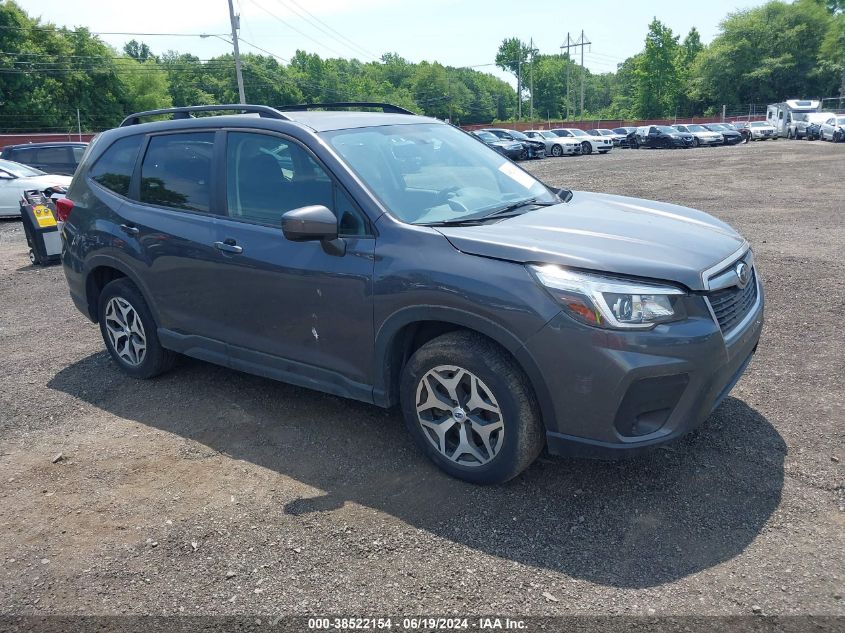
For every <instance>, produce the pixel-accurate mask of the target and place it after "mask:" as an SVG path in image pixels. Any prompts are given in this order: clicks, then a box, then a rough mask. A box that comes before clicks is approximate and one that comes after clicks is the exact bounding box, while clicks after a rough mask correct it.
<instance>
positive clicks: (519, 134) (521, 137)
mask: <svg viewBox="0 0 845 633" xmlns="http://www.w3.org/2000/svg"><path fill="white" fill-rule="evenodd" d="M508 134H510V135H511V136H512V137H514V138H518V139H519V140H520V141H527V140H529V139H528V137H527V136H525V134H523V133H522V132H517V131H516V130H508Z"/></svg>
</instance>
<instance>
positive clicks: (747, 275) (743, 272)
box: [735, 262, 751, 288]
mask: <svg viewBox="0 0 845 633" xmlns="http://www.w3.org/2000/svg"><path fill="white" fill-rule="evenodd" d="M735 270H736V276H737V278H738V279H739V287H740V288H745V286H747V285H748V282H749V281H751V268H749V267H748V264H746V263H745V262H739V263H738V264H737V265H736V269H735Z"/></svg>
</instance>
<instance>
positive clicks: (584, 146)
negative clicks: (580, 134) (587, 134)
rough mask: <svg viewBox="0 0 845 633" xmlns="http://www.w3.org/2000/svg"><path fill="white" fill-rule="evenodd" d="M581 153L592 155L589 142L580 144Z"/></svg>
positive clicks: (591, 147)
mask: <svg viewBox="0 0 845 633" xmlns="http://www.w3.org/2000/svg"><path fill="white" fill-rule="evenodd" d="M581 153H582V154H592V153H593V146H592V145H590V141H584V142H583V143H581Z"/></svg>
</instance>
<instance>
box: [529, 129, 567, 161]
mask: <svg viewBox="0 0 845 633" xmlns="http://www.w3.org/2000/svg"><path fill="white" fill-rule="evenodd" d="M523 134H525V136H527V137H528V138H530V139H533V140H535V141H543V142H544V143H545V144H546V155H547V156H577V155H579V154H580V153H581V143H580V142H578V141H576V140H575V139H574V138H563V137H560V136H558V135H557V134H554V133H553V132H549V131H547V130H528V131H527V132H523Z"/></svg>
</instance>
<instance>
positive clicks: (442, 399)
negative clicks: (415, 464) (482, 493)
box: [400, 332, 545, 484]
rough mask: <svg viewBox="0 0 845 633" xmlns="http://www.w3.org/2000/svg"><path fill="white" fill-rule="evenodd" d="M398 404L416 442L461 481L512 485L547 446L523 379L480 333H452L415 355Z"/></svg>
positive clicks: (506, 358) (507, 357)
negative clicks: (513, 479)
mask: <svg viewBox="0 0 845 633" xmlns="http://www.w3.org/2000/svg"><path fill="white" fill-rule="evenodd" d="M400 400H401V403H402V413H403V415H404V418H405V424H406V425H407V427H408V431H409V432H410V433H411V435H412V436H413V437H414V440H415V441H416V443H417V444H418V445H419V447H420V448H421V449H422V450H423V451H424V452H425V453H426V455H428V457H429V458H430V459H431V460H432V461H434V462H435V463H436V464H437V465H438V466H439V467H440V468H441V469H443V470H444V471H445V472H447V473H448V474H449V475H451V476H453V477H457V478H458V479H463V480H465V481H470V482H472V483H478V484H495V483H502V482H504V481H507V480H509V479H511V478H513V477H515V476H516V475H518V474H519V473H520V472H522V471H523V470H524V469H525V468H527V467H528V466H529V465H530V464H531V462H533V461H534V460H535V459H536V457H537V455H539V454H540V451H541V450H542V448H543V445H544V443H545V434H544V432H543V425H542V422H541V421H540V415H539V412H538V407H537V404H536V402H535V399H534V396H533V393H532V391H531V388H530V386H529V384H528V380H527V378H526V377H525V374H523V372H522V370H521V369H520V368H519V367H518V366H517V365H516V364H515V363H514V361H513V360H512V359H511V358H510V357H509V356H508V355H507V354H506V352H504V350H502V349H501V348H500V347H498V345H496V344H495V343H493V342H492V341H490V340H489V339H487V338H485V337H483V336H481V335H479V334H475V333H472V332H450V333H448V334H444V335H443V336H439V337H437V338H435V339H433V340H431V341H429V342H428V343H426V344H425V345H423V346H422V347H421V348H420V349H418V350H417V351H416V353H414V355H413V356H412V357H411V359H410V360H409V361H408V363H407V365H406V366H405V367H404V369H403V370H402V381H401V385H400Z"/></svg>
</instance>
